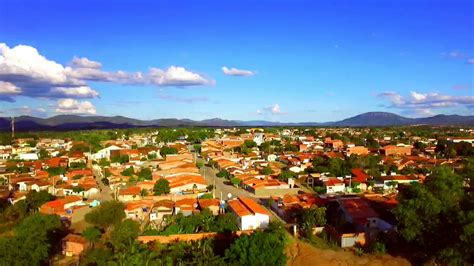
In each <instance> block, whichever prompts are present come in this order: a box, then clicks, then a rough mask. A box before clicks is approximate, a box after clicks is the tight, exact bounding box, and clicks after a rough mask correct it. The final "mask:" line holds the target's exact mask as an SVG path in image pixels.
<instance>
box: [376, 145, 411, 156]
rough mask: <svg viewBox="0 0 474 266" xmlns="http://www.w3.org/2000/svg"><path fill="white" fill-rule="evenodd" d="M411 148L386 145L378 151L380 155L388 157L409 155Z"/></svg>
mask: <svg viewBox="0 0 474 266" xmlns="http://www.w3.org/2000/svg"><path fill="white" fill-rule="evenodd" d="M411 149H412V147H411V146H395V145H387V146H385V147H383V148H382V149H380V153H381V154H382V155H385V156H390V155H398V156H401V155H411Z"/></svg>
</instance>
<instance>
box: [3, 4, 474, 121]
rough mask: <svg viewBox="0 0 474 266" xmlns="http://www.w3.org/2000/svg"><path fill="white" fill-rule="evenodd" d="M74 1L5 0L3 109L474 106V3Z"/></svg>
mask: <svg viewBox="0 0 474 266" xmlns="http://www.w3.org/2000/svg"><path fill="white" fill-rule="evenodd" d="M69 2H71V1H21V0H17V1H3V0H2V1H0V6H2V8H0V43H3V46H2V45H0V107H1V108H0V112H1V113H0V116H7V115H21V114H30V115H36V116H45V117H46V116H52V115H56V114H64V113H75V114H86V115H87V114H88V115H91V114H97V115H108V116H109V115H124V116H128V117H134V118H141V119H153V118H168V117H175V118H191V119H207V118H213V117H220V118H223V119H239V120H271V121H292V122H298V121H331V120H338V119H342V118H346V117H349V116H353V115H357V114H359V113H363V112H368V111H388V112H394V113H398V114H402V115H405V116H410V117H422V116H431V115H434V114H443V113H444V114H453V113H456V114H463V115H467V114H472V113H473V110H474V109H473V106H474V96H473V82H474V19H473V17H474V4H473V3H474V2H473V1H456V0H454V1H375V0H374V1H235V3H229V2H231V1H77V2H80V3H69ZM155 2H158V3H155ZM315 2H320V3H315ZM323 2H324V3H323ZM74 58H75V60H74ZM224 66H225V67H227V68H228V69H227V70H228V71H226V73H224V71H223V70H222V67H224ZM152 68H153V69H154V70H150V69H152ZM117 71H122V72H117Z"/></svg>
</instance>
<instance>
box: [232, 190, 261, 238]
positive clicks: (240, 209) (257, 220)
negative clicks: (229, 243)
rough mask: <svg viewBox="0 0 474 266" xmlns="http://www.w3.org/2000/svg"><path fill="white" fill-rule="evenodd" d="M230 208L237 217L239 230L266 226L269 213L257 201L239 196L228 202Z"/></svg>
mask: <svg viewBox="0 0 474 266" xmlns="http://www.w3.org/2000/svg"><path fill="white" fill-rule="evenodd" d="M228 204H229V207H230V210H231V211H232V213H234V215H235V216H236V218H237V224H238V225H239V228H240V230H254V229H258V228H267V227H268V223H269V222H270V213H269V212H268V211H267V210H266V209H265V208H263V207H262V206H260V205H259V204H258V203H256V202H255V201H253V200H252V199H250V198H247V197H240V198H237V199H235V200H231V201H229V202H228Z"/></svg>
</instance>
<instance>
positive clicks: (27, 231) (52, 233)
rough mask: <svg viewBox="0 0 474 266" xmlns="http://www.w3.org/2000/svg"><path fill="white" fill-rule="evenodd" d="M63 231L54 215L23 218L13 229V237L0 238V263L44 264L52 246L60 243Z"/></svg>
mask: <svg viewBox="0 0 474 266" xmlns="http://www.w3.org/2000/svg"><path fill="white" fill-rule="evenodd" d="M63 229H64V228H63V226H62V224H61V221H60V219H59V216H56V215H44V214H33V215H31V216H29V217H27V218H25V219H24V220H23V221H22V222H21V223H20V224H19V225H18V226H17V227H15V229H14V236H13V237H4V238H0V261H1V262H2V264H4V265H40V264H42V263H45V262H46V259H47V258H48V257H49V254H50V252H51V250H52V247H53V245H57V244H58V243H60V241H59V240H60V238H61V237H62V235H63V234H62V232H63ZM25 250H28V252H25Z"/></svg>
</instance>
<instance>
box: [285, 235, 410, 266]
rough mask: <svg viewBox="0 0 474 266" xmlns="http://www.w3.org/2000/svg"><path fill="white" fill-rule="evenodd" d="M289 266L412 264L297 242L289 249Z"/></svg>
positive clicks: (389, 258) (385, 257)
mask: <svg viewBox="0 0 474 266" xmlns="http://www.w3.org/2000/svg"><path fill="white" fill-rule="evenodd" d="M287 257H288V263H287V265H289V266H290V265H291V266H299V265H304V266H310V265H311V266H313V265H334V266H342V265H347V266H349V265H361V266H362V265H370V266H405V265H410V263H409V262H408V261H407V260H406V259H403V258H396V257H392V256H390V255H383V256H375V255H363V256H361V257H359V256H357V255H355V254H354V253H352V252H350V251H334V250H331V249H318V248H315V247H313V246H311V244H308V243H305V242H302V241H299V240H296V241H294V242H293V243H291V244H290V245H289V246H288V248H287Z"/></svg>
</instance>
